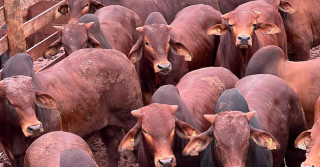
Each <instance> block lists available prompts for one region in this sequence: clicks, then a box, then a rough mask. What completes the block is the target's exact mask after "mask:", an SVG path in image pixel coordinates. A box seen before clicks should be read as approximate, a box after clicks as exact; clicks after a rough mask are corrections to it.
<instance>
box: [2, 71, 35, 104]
mask: <svg viewBox="0 0 320 167" xmlns="http://www.w3.org/2000/svg"><path fill="white" fill-rule="evenodd" d="M3 83H4V86H3V89H4V92H5V94H6V96H7V97H8V98H9V99H11V100H19V101H21V102H22V103H28V102H29V100H30V99H33V97H34V93H33V92H34V90H33V87H32V78H31V77H27V76H15V77H9V78H5V79H4V80H3Z"/></svg>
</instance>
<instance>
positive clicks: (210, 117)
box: [203, 114, 217, 124]
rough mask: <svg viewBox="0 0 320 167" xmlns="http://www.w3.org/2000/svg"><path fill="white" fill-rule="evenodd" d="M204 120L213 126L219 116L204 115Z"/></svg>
mask: <svg viewBox="0 0 320 167" xmlns="http://www.w3.org/2000/svg"><path fill="white" fill-rule="evenodd" d="M203 116H204V118H205V119H206V120H207V121H209V122H210V123H211V124H213V122H214V119H215V118H216V116H217V115H213V114H205V115H203Z"/></svg>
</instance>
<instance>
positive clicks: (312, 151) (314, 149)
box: [294, 98, 320, 167]
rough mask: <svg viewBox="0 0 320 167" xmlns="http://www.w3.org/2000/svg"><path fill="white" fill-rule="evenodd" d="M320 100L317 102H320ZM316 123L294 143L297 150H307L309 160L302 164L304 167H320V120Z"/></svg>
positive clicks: (316, 120) (319, 113) (318, 110)
mask: <svg viewBox="0 0 320 167" xmlns="http://www.w3.org/2000/svg"><path fill="white" fill-rule="evenodd" d="M319 99H320V98H319ZM319 99H318V101H317V102H320V101H319ZM318 104H319V103H318ZM316 115H320V108H319V106H316V108H315V117H316ZM314 122H315V124H314V125H313V126H312V128H311V129H309V130H306V131H304V132H302V133H301V134H300V135H299V136H298V137H297V139H296V141H295V143H294V144H295V146H296V147H297V148H300V149H302V150H306V157H307V159H306V160H305V161H304V162H303V163H302V164H301V166H303V167H318V166H320V138H319V135H320V119H315V121H314Z"/></svg>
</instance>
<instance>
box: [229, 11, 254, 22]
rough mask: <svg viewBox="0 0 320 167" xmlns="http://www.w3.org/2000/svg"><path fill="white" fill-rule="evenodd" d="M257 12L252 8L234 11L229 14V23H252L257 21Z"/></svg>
mask: <svg viewBox="0 0 320 167" xmlns="http://www.w3.org/2000/svg"><path fill="white" fill-rule="evenodd" d="M255 20H256V18H255V13H254V11H252V10H239V11H233V12H231V13H230V14H229V23H233V24H236V23H251V22H253V21H255Z"/></svg>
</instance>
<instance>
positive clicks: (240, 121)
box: [183, 111, 280, 167]
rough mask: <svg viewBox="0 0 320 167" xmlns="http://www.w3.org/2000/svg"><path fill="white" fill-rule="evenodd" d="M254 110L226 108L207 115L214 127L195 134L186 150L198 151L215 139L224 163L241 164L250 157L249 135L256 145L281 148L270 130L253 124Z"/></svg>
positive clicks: (230, 164)
mask: <svg viewBox="0 0 320 167" xmlns="http://www.w3.org/2000/svg"><path fill="white" fill-rule="evenodd" d="M254 114H255V111H252V112H249V113H243V112H240V111H225V112H221V113H219V114H215V115H205V118H206V119H207V120H208V121H209V122H211V123H212V126H211V128H209V129H208V130H207V131H206V132H204V133H202V134H200V135H199V136H196V137H192V138H191V140H190V142H189V143H188V144H187V146H186V147H185V148H184V150H183V154H185V155H192V156H194V155H198V152H200V151H202V150H204V149H205V148H206V147H207V146H208V145H209V143H210V141H211V140H214V144H213V153H214V154H215V155H217V156H215V157H216V158H218V162H217V163H220V164H221V165H222V166H242V167H244V166H245V165H246V161H247V160H248V157H247V156H248V148H249V138H251V139H252V140H253V141H254V142H255V143H256V144H257V145H259V146H261V147H263V148H266V149H269V150H273V149H279V148H280V145H279V143H278V141H277V140H276V139H275V138H274V137H273V136H272V135H270V134H269V133H267V132H265V131H262V130H259V129H255V128H253V127H252V126H250V124H249V121H250V119H251V118H252V117H253V116H254Z"/></svg>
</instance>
